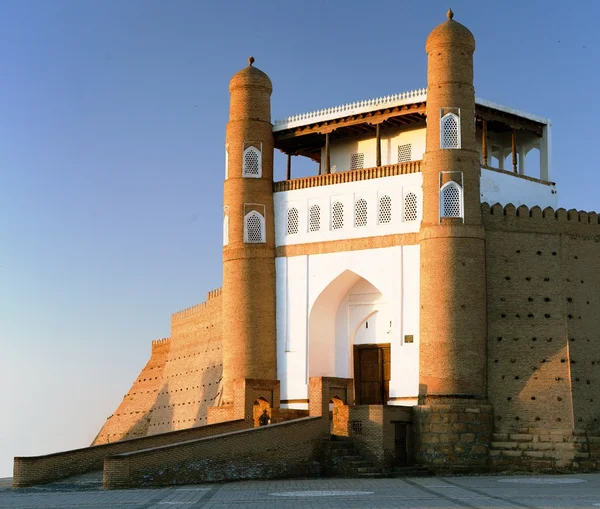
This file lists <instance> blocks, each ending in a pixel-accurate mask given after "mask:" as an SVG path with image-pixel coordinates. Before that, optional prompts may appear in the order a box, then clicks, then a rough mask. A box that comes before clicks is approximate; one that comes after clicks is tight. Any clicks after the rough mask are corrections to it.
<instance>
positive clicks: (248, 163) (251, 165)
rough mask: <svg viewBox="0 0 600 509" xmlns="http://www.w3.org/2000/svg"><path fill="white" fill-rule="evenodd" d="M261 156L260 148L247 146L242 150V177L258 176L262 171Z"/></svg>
mask: <svg viewBox="0 0 600 509" xmlns="http://www.w3.org/2000/svg"><path fill="white" fill-rule="evenodd" d="M261 164H262V157H261V153H260V150H258V149H257V148H256V147H248V148H247V149H246V150H244V169H243V175H244V177H254V178H259V177H260V176H261V173H262V167H261Z"/></svg>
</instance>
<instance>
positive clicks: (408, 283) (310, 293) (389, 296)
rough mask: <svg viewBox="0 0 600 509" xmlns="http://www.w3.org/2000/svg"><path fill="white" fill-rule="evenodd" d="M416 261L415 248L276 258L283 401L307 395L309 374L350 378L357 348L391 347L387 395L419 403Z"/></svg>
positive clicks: (405, 247)
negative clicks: (405, 338) (356, 346)
mask: <svg viewBox="0 0 600 509" xmlns="http://www.w3.org/2000/svg"><path fill="white" fill-rule="evenodd" d="M419 263H420V262H419V246H418V245H410V246H394V247H389V248H380V249H367V250H360V251H345V252H339V253H331V254H319V255H302V256H294V257H280V258H277V259H276V275H277V371H278V373H277V377H278V379H279V380H280V381H281V399H282V400H306V399H307V397H308V387H307V383H308V378H309V377H310V376H336V377H349V378H352V377H353V376H354V368H353V366H354V358H353V346H354V345H357V344H389V345H390V349H391V366H392V367H391V380H390V398H403V400H402V401H401V403H402V404H416V401H417V396H418V389H419ZM382 267H385V268H386V269H385V270H382ZM406 335H411V336H413V338H414V342H412V343H405V341H404V337H405V336H406ZM389 403H390V404H394V403H397V404H400V402H398V401H396V402H394V401H390V402H389ZM287 406H288V407H290V408H306V404H304V403H289V404H288V405H287Z"/></svg>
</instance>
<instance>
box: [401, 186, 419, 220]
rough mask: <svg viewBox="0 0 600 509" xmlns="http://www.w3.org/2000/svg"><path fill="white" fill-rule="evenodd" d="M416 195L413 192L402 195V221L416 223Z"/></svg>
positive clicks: (417, 214)
mask: <svg viewBox="0 0 600 509" xmlns="http://www.w3.org/2000/svg"><path fill="white" fill-rule="evenodd" d="M417 207H418V204H417V195H416V194H415V193H413V192H409V193H406V194H405V195H404V218H403V220H404V221H416V220H417V218H418V217H419V212H418V208H417Z"/></svg>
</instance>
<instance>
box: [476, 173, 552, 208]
mask: <svg viewBox="0 0 600 509" xmlns="http://www.w3.org/2000/svg"><path fill="white" fill-rule="evenodd" d="M480 191H481V202H482V203H484V202H485V203H489V204H490V205H494V204H496V203H500V204H501V205H502V206H504V205H508V204H509V203H512V204H513V205H514V206H515V207H518V206H520V205H527V206H528V207H529V208H531V207H534V206H535V205H537V206H539V207H541V208H542V209H545V208H546V207H552V208H554V209H556V208H557V207H558V192H557V191H556V186H554V185H548V184H543V183H541V182H535V181H533V180H527V179H524V178H520V177H518V176H515V175H510V174H508V173H501V172H498V171H494V170H488V169H486V168H482V169H481V180H480Z"/></svg>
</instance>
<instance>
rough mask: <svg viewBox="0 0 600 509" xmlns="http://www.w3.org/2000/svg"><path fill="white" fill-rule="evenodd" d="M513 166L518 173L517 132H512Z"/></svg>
mask: <svg viewBox="0 0 600 509" xmlns="http://www.w3.org/2000/svg"><path fill="white" fill-rule="evenodd" d="M512 165H513V171H514V172H515V173H517V135H516V134H515V130H514V129H513V130H512Z"/></svg>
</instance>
